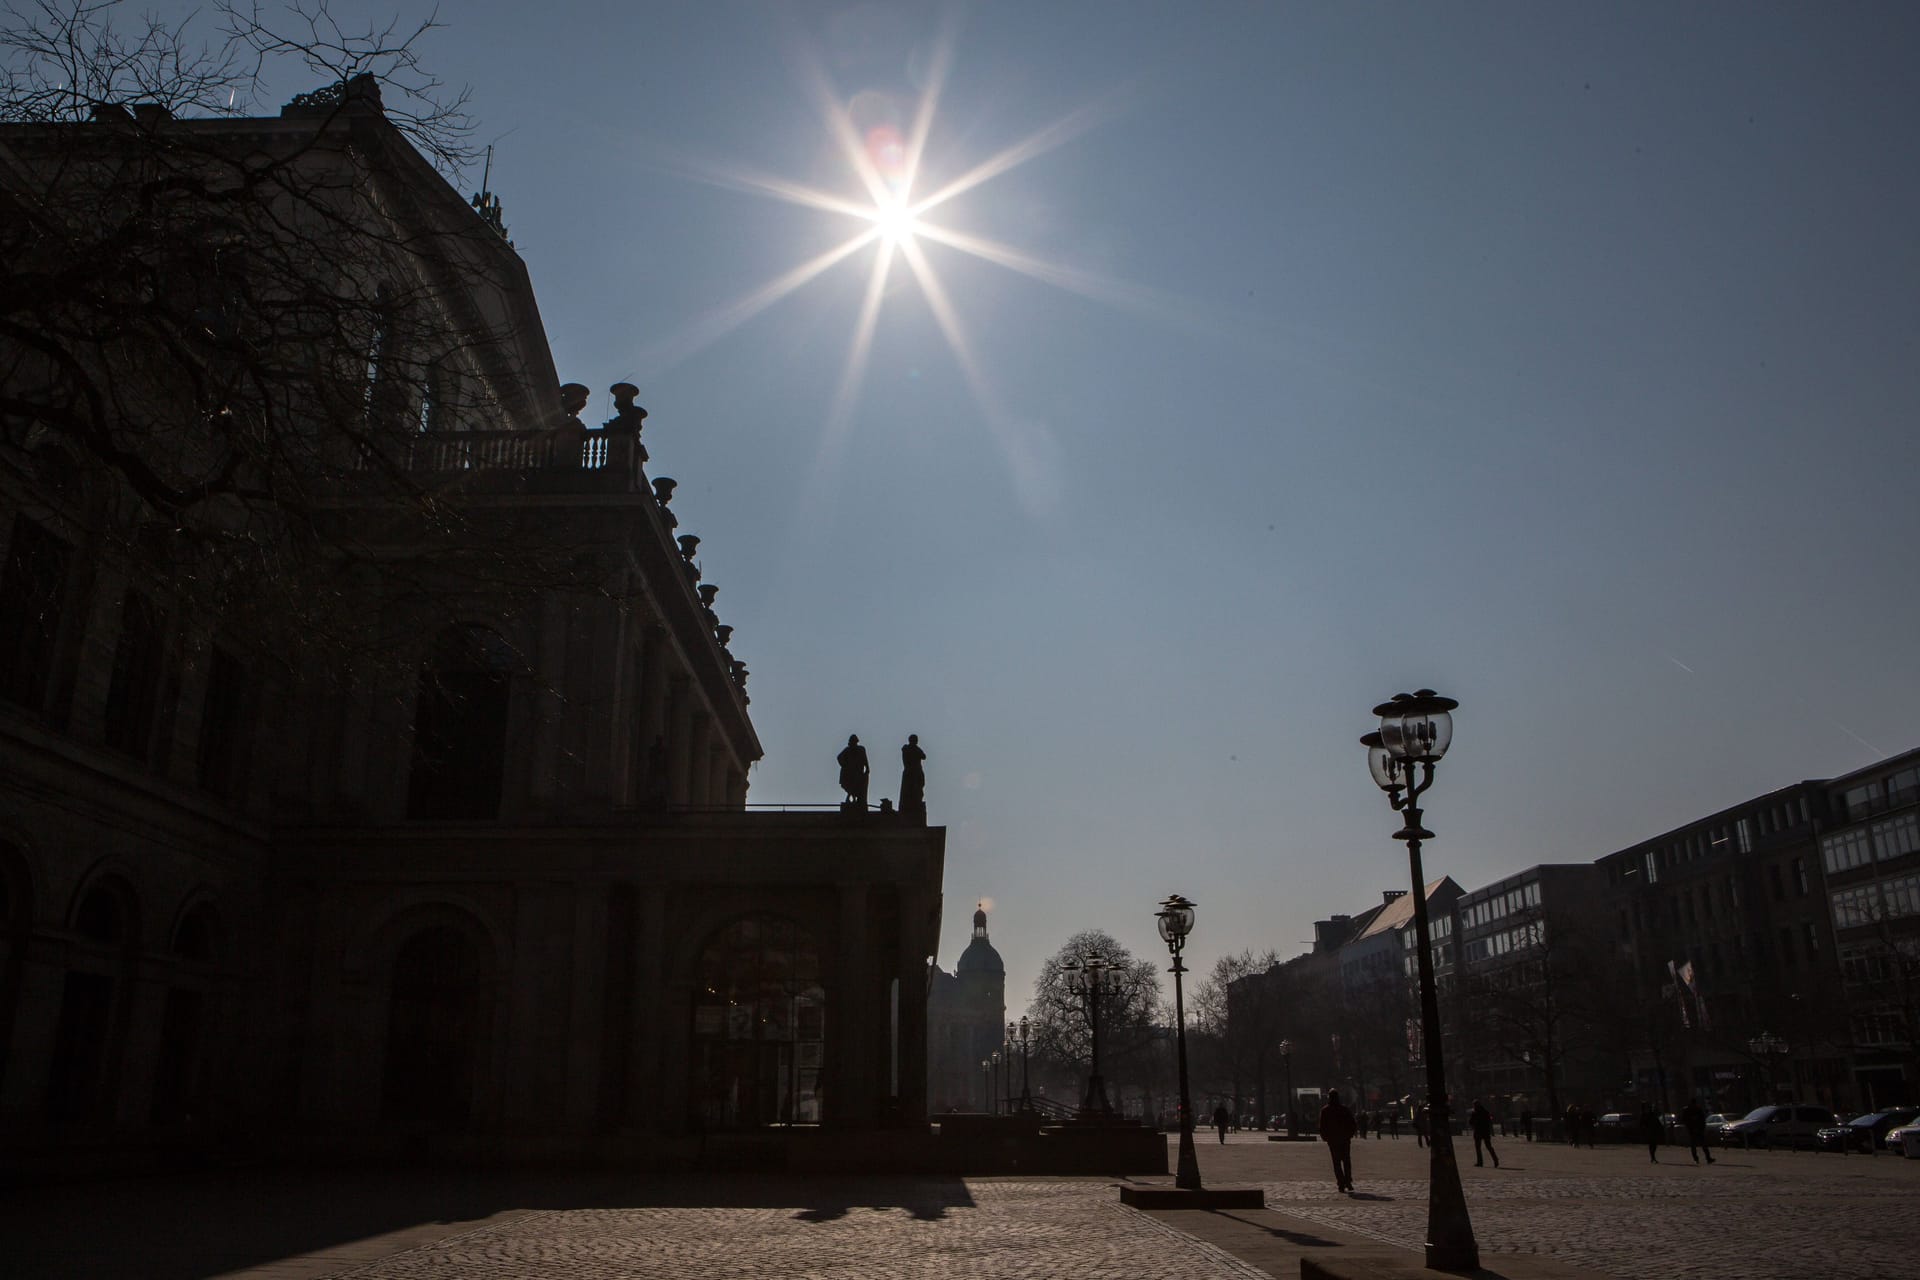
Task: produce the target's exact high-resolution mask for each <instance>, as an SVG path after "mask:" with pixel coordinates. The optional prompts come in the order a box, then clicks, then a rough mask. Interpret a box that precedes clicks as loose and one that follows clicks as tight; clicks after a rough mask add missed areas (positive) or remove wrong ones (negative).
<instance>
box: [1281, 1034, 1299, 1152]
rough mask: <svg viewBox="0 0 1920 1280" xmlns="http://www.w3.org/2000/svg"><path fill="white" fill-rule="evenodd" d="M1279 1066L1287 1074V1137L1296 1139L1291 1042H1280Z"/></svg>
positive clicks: (1296, 1124)
mask: <svg viewBox="0 0 1920 1280" xmlns="http://www.w3.org/2000/svg"><path fill="white" fill-rule="evenodd" d="M1280 1066H1281V1069H1282V1070H1284V1071H1285V1072H1286V1073H1287V1136H1288V1137H1289V1138H1297V1137H1299V1136H1300V1134H1299V1129H1300V1126H1299V1124H1298V1122H1296V1121H1295V1120H1294V1118H1293V1098H1294V1094H1293V1041H1291V1040H1282V1041H1281V1042H1280Z"/></svg>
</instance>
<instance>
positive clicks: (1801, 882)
mask: <svg viewBox="0 0 1920 1280" xmlns="http://www.w3.org/2000/svg"><path fill="white" fill-rule="evenodd" d="M1793 891H1794V893H1795V894H1796V895H1798V896H1799V897H1802V898H1804V897H1806V896H1807V891H1808V886H1807V860H1806V859H1805V858H1795V859H1794V860H1793Z"/></svg>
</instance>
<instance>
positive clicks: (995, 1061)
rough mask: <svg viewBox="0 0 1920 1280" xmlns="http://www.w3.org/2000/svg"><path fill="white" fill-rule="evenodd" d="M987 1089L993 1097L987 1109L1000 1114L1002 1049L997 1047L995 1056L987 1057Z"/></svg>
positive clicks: (993, 1113) (991, 1112) (989, 1100)
mask: <svg viewBox="0 0 1920 1280" xmlns="http://www.w3.org/2000/svg"><path fill="white" fill-rule="evenodd" d="M987 1062H988V1063H989V1067H988V1070H987V1090H988V1092H989V1093H990V1094H992V1097H991V1098H989V1099H988V1106H987V1111H988V1112H989V1113H990V1114H992V1115H996V1116H997V1115H999V1114H1000V1051H999V1050H998V1049H995V1050H994V1051H993V1056H992V1057H990V1058H988V1059H987Z"/></svg>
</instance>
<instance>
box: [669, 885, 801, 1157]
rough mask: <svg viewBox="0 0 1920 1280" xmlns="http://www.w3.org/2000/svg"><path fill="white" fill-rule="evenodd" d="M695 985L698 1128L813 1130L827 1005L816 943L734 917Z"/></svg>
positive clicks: (785, 928)
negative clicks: (787, 1127) (806, 1127)
mask: <svg viewBox="0 0 1920 1280" xmlns="http://www.w3.org/2000/svg"><path fill="white" fill-rule="evenodd" d="M694 984H695V985H694V1000H693V1099H692V1101H693V1112H694V1115H693V1119H694V1123H695V1124H696V1126H698V1127H700V1128H703V1129H751V1128H758V1127H761V1126H763V1125H774V1124H818V1123H819V1122H820V1117H821V1107H822V1104H823V1100H824V1093H823V1090H822V1069H823V1068H824V1066H825V1065H826V1059H825V1054H826V1008H827V1001H826V990H825V988H824V987H823V986H822V985H821V981H820V951H819V948H818V947H817V946H816V945H815V943H814V940H813V938H812V936H811V935H810V934H808V933H807V932H806V931H805V930H803V929H801V928H800V927H799V926H798V925H796V924H794V923H793V922H792V921H790V920H783V919H780V918H778V917H774V916H754V917H749V918H748V919H744V920H736V921H735V922H734V923H732V924H730V925H728V926H727V927H726V928H724V929H722V930H720V932H718V933H716V934H715V935H714V936H713V937H712V938H711V939H710V940H709V941H708V942H707V945H706V948H705V950H704V951H702V952H701V955H700V964H699V968H698V969H697V971H696V972H695V975H694Z"/></svg>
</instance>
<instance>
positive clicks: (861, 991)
mask: <svg viewBox="0 0 1920 1280" xmlns="http://www.w3.org/2000/svg"><path fill="white" fill-rule="evenodd" d="M867 896H868V895H867V886H866V885H865V884H843V885H841V886H840V947H839V952H838V955H837V956H836V957H835V961H836V962H835V965H834V969H835V972H836V975H837V977H838V982H837V983H836V984H835V985H836V989H835V991H834V993H833V1000H832V1002H831V1003H830V1004H829V1006H828V1009H827V1016H828V1017H829V1018H830V1019H832V1022H831V1025H830V1027H829V1029H828V1032H827V1055H828V1059H829V1061H830V1062H831V1063H832V1064H833V1072H832V1078H831V1082H830V1083H831V1088H830V1089H829V1091H828V1095H827V1099H828V1108H829V1110H828V1115H829V1118H830V1120H831V1122H832V1126H833V1127H834V1128H840V1129H870V1128H872V1127H873V1126H874V1124H875V1122H876V1121H877V1120H878V1118H879V1106H878V1100H877V1098H876V1097H875V1093H876V1090H877V1089H878V1087H879V1085H878V1081H877V1078H876V1074H875V1059H876V1047H877V1046H879V1045H881V1044H882V1043H883V1040H884V1034H885V1029H884V1026H883V1027H881V1028H879V1029H878V1030H876V1027H875V1019H876V1017H877V1016H878V1012H879V1011H878V1009H877V1006H876V1004H875V1002H874V999H873V986H874V982H875V974H874V972H873V965H872V955H871V952H872V944H871V941H870V938H869V929H868V915H869V906H868V902H867Z"/></svg>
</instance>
